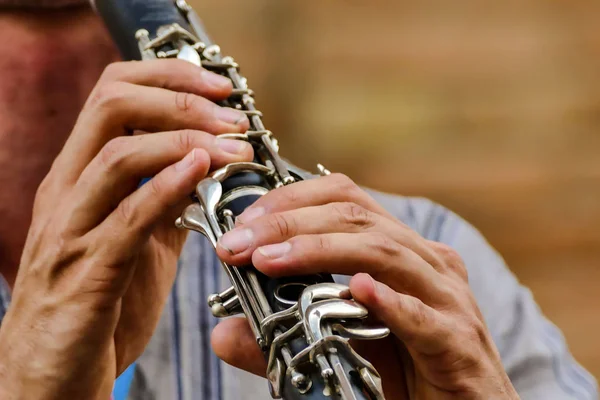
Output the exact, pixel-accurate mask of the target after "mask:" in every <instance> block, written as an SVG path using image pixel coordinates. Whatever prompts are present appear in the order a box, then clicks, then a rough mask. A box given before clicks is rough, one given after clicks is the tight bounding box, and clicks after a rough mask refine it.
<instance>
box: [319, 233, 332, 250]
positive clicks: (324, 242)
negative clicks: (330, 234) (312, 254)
mask: <svg viewBox="0 0 600 400" xmlns="http://www.w3.org/2000/svg"><path fill="white" fill-rule="evenodd" d="M330 248H331V243H330V242H329V240H328V239H327V238H326V237H325V236H323V235H318V236H317V250H318V251H319V252H327V251H329V250H330Z"/></svg>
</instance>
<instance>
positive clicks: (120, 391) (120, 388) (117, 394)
mask: <svg viewBox="0 0 600 400" xmlns="http://www.w3.org/2000/svg"><path fill="white" fill-rule="evenodd" d="M134 374H135V364H131V365H130V366H129V368H127V369H126V370H125V371H124V372H123V373H122V374H121V376H119V377H118V378H117V380H116V382H115V387H114V389H113V400H126V399H127V395H128V393H129V388H131V382H133V376H134Z"/></svg>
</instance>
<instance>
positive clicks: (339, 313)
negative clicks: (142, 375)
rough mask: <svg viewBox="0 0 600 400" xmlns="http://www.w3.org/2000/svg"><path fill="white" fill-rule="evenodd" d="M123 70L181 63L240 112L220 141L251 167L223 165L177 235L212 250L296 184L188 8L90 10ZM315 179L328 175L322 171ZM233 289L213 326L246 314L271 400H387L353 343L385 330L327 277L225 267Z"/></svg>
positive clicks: (115, 1)
mask: <svg viewBox="0 0 600 400" xmlns="http://www.w3.org/2000/svg"><path fill="white" fill-rule="evenodd" d="M92 4H93V6H94V8H95V9H96V11H97V13H98V14H99V15H100V16H101V17H102V18H103V20H104V22H105V24H106V26H107V28H108V30H109V31H110V33H111V35H112V37H113V39H114V41H115V42H116V44H117V46H118V47H119V49H120V51H121V53H122V55H123V57H124V59H126V60H152V59H162V58H178V59H182V60H186V61H189V62H191V63H193V64H196V65H198V66H201V67H203V68H205V69H207V70H210V71H212V72H215V73H218V74H221V75H223V76H226V77H228V78H229V79H231V81H232V83H233V92H232V94H231V96H230V97H229V98H228V99H227V100H225V101H222V102H219V105H221V106H224V107H232V108H235V109H238V110H240V111H243V112H244V113H245V114H246V115H247V116H248V119H249V120H250V129H249V130H248V131H247V132H246V133H244V134H239V133H231V134H224V135H221V137H226V138H229V139H237V140H244V141H246V142H249V143H250V144H251V145H252V146H253V148H254V153H255V158H254V160H253V161H252V162H239V163H233V164H229V165H227V166H225V167H223V168H221V169H219V170H217V171H215V172H213V173H212V175H211V176H210V177H207V178H205V179H204V180H202V181H201V182H200V183H198V185H197V187H196V192H195V193H194V194H193V198H194V202H193V204H192V205H190V206H188V207H187V208H186V209H185V211H184V212H183V214H182V215H181V217H180V218H178V219H177V221H176V226H177V227H179V228H182V229H189V230H193V231H197V232H200V233H202V234H203V235H205V236H206V237H207V238H208V240H209V241H210V242H211V243H212V245H213V246H216V244H217V241H218V240H219V238H220V237H221V236H222V235H223V234H224V233H225V232H227V231H229V230H231V229H233V227H234V224H235V218H236V217H237V216H238V215H239V214H241V213H242V212H243V211H244V209H245V208H246V207H248V206H250V205H251V204H252V203H253V202H254V201H256V200H257V199H258V198H259V197H260V196H263V195H264V194H266V193H268V192H269V191H270V190H273V189H275V188H278V187H281V186H284V185H289V184H293V183H294V182H297V181H300V180H302V179H303V178H302V176H303V175H304V174H303V173H302V172H301V171H299V170H296V169H294V168H292V167H290V166H288V165H287V163H285V162H284V161H283V160H282V158H281V157H280V156H279V154H278V151H279V148H278V144H277V140H276V139H275V138H274V136H273V134H272V132H271V131H269V130H267V129H266V128H265V126H264V125H263V122H262V120H261V117H262V113H261V112H260V111H258V109H257V108H256V107H255V101H254V97H253V92H252V90H250V89H249V88H248V85H247V81H246V79H245V78H244V77H243V76H242V75H240V72H239V66H238V64H237V63H236V62H235V61H234V59H233V58H232V57H225V56H222V55H221V50H220V48H219V46H217V45H216V44H214V43H213V42H212V41H211V40H210V38H209V37H208V35H207V34H206V31H205V28H204V26H203V24H202V22H201V21H200V18H199V17H198V15H197V14H196V13H195V11H194V10H193V9H192V8H191V7H190V6H189V5H188V4H187V3H186V1H185V0H95V1H94V0H92ZM318 167H319V171H320V173H321V175H328V174H329V171H328V170H327V169H325V168H324V167H323V166H321V165H319V166H318ZM221 265H222V267H223V268H224V270H225V272H226V274H227V276H228V277H229V279H230V281H231V284H232V286H231V287H230V288H229V289H227V290H225V291H223V292H222V293H218V294H213V295H211V296H210V297H209V298H208V305H209V307H210V308H211V311H212V314H213V315H214V316H216V317H227V316H231V315H235V314H241V313H243V314H245V316H246V318H247V320H248V323H249V325H250V327H251V329H252V332H253V334H254V335H255V338H256V343H257V345H258V346H259V347H260V349H261V350H262V351H263V354H264V355H265V358H266V360H267V361H268V367H267V371H266V376H267V379H268V383H269V388H270V392H271V396H272V397H273V398H283V399H287V400H300V399H311V400H318V399H340V400H383V399H384V395H383V389H382V383H381V378H380V376H379V374H378V372H377V371H376V370H375V368H374V367H373V365H372V364H371V363H369V362H368V361H367V360H365V359H364V358H363V357H361V356H360V355H359V354H358V353H356V352H355V351H354V350H353V349H352V347H351V346H350V339H380V338H383V337H385V336H387V335H388V334H389V330H388V329H387V328H385V327H374V326H367V325H365V319H366V318H367V314H368V312H367V309H366V308H365V307H364V306H362V305H360V304H358V303H357V302H355V301H354V300H352V299H351V296H350V292H349V290H348V287H347V286H344V285H340V284H337V283H335V282H334V280H333V278H332V276H331V275H328V274H317V275H310V276H296V277H287V278H277V279H273V278H269V277H267V276H265V275H263V274H262V273H260V272H259V271H257V270H256V269H255V268H254V267H252V266H242V267H238V266H232V265H228V264H226V263H224V262H221Z"/></svg>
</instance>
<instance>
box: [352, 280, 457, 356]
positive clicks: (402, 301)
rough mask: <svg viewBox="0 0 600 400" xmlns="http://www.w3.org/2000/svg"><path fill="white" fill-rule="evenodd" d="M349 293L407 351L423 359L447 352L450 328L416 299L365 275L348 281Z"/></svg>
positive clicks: (443, 319)
mask: <svg viewBox="0 0 600 400" xmlns="http://www.w3.org/2000/svg"><path fill="white" fill-rule="evenodd" d="M350 292H351V293H352V297H353V298H354V299H355V300H356V301H358V302H359V303H361V304H363V305H364V306H365V307H367V308H368V309H369V312H370V313H372V314H373V315H374V316H376V317H377V318H378V319H379V320H381V321H382V322H383V323H384V324H385V325H386V326H387V327H389V328H390V330H391V331H392V333H393V334H394V335H396V336H397V337H398V338H399V339H400V340H401V341H402V342H404V343H405V344H406V346H408V347H409V348H411V347H412V348H414V349H415V350H417V351H418V352H419V353H422V354H426V355H434V354H439V353H440V352H443V351H445V350H447V348H448V343H449V339H450V337H451V336H452V329H451V327H450V324H449V323H448V322H447V320H446V317H445V316H444V315H443V314H441V313H439V312H438V311H436V310H434V309H433V308H431V307H429V306H428V305H426V304H425V303H423V301H421V300H420V299H418V298H416V297H413V296H409V295H406V294H402V293H398V292H396V291H394V290H393V289H392V288H390V287H389V286H387V285H385V284H383V283H381V282H377V281H375V280H373V278H371V277H370V276H369V275H367V274H357V275H356V276H354V277H353V278H352V280H350Z"/></svg>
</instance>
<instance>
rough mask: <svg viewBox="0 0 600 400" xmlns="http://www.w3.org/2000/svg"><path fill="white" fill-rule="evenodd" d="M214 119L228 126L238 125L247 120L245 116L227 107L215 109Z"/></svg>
mask: <svg viewBox="0 0 600 400" xmlns="http://www.w3.org/2000/svg"><path fill="white" fill-rule="evenodd" d="M215 117H216V118H217V119H220V120H221V121H223V122H227V123H228V124H234V125H239V124H241V123H242V122H244V120H246V119H247V117H246V114H244V113H243V112H240V111H238V110H235V109H233V108H229V107H218V106H217V108H216V109H215Z"/></svg>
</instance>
